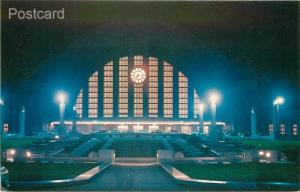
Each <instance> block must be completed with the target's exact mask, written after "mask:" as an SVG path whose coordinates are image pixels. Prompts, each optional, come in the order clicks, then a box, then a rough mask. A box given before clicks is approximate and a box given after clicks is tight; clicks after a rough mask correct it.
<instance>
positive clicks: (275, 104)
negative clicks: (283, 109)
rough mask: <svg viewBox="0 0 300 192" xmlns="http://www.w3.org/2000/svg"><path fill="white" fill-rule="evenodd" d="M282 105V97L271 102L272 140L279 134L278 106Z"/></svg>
mask: <svg viewBox="0 0 300 192" xmlns="http://www.w3.org/2000/svg"><path fill="white" fill-rule="evenodd" d="M283 103H284V98H283V97H276V99H274V101H273V133H272V139H274V140H275V137H276V134H277V133H278V132H279V125H280V121H279V106H280V105H282V104H283Z"/></svg>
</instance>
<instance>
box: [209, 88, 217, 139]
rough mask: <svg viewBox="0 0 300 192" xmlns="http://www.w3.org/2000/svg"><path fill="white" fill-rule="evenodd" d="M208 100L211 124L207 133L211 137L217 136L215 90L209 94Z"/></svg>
mask: <svg viewBox="0 0 300 192" xmlns="http://www.w3.org/2000/svg"><path fill="white" fill-rule="evenodd" d="M209 100H210V108H211V126H210V129H209V132H208V134H209V135H211V136H212V137H216V136H217V130H216V113H217V102H218V101H219V94H218V93H217V92H213V93H211V94H210V96H209Z"/></svg>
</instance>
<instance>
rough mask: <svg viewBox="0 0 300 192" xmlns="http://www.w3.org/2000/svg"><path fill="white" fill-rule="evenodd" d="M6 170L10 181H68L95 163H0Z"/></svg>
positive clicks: (95, 164)
mask: <svg viewBox="0 0 300 192" xmlns="http://www.w3.org/2000/svg"><path fill="white" fill-rule="evenodd" d="M1 166H4V167H6V168H7V169H8V173H9V180H10V181H37V180H54V179H69V178H73V177H76V176H77V175H80V174H82V173H84V172H86V171H88V170H90V169H92V168H93V167H95V166H97V163H11V162H2V165H1Z"/></svg>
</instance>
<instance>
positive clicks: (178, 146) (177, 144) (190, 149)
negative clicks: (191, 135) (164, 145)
mask: <svg viewBox="0 0 300 192" xmlns="http://www.w3.org/2000/svg"><path fill="white" fill-rule="evenodd" d="M168 142H169V143H170V144H171V146H172V147H173V148H174V150H175V151H176V152H182V153H183V154H184V156H185V157H200V156H203V153H202V152H201V151H200V150H199V149H198V148H196V147H195V146H194V145H192V144H190V143H189V142H187V141H186V140H185V139H182V138H176V139H174V140H173V139H169V140H168Z"/></svg>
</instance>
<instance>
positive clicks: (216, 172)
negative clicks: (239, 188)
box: [174, 163, 300, 183]
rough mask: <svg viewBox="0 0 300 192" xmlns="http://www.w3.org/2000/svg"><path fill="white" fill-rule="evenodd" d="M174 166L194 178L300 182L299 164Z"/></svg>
mask: <svg viewBox="0 0 300 192" xmlns="http://www.w3.org/2000/svg"><path fill="white" fill-rule="evenodd" d="M174 167H175V168H177V169H178V170H180V171H181V172H183V173H185V174H187V175H188V176H189V177H191V178H194V179H208V180H224V181H227V180H229V181H277V182H298V183H299V181H300V180H299V167H297V164H276V163H233V164H182V163H181V164H179V163H178V164H174Z"/></svg>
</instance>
